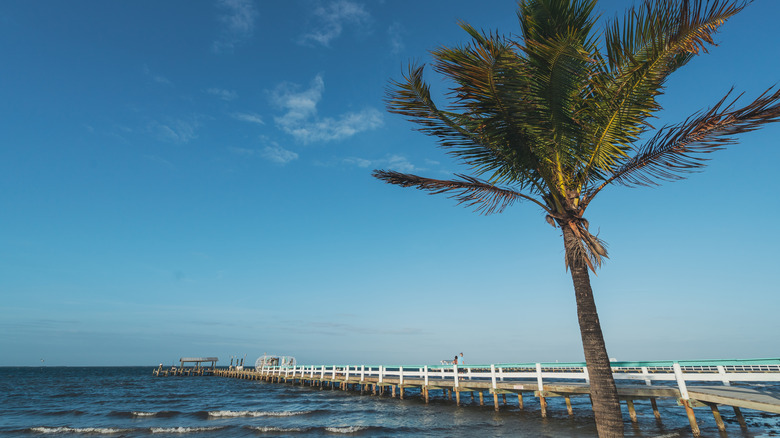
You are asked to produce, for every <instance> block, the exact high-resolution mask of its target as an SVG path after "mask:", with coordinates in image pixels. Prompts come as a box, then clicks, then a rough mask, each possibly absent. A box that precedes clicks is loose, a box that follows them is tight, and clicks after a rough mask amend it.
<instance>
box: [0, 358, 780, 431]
mask: <svg viewBox="0 0 780 438" xmlns="http://www.w3.org/2000/svg"><path fill="white" fill-rule="evenodd" d="M152 368H153V367H84V368H78V367H40V368H34V367H26V368H16V367H8V368H0V435H1V436H11V437H30V436H90V437H95V436H112V437H147V436H153V437H183V436H195V437H198V438H200V437H204V438H205V437H262V436H291V437H292V436H294V437H300V436H331V437H333V436H365V437H374V436H376V437H442V438H443V437H472V436H473V437H490V436H496V437H529V438H530V437H594V436H595V435H596V429H595V426H594V422H593V413H592V411H591V409H590V404H589V402H588V398H587V397H573V398H572V405H573V409H574V415H573V416H569V415H568V414H567V411H566V405H565V404H564V401H563V399H562V398H548V402H549V406H548V418H545V419H543V418H541V414H540V410H539V404H538V402H537V399H535V398H532V397H530V396H526V397H525V409H523V410H520V409H519V408H518V404H517V397H516V396H512V395H508V396H507V402H508V404H507V405H506V406H503V405H502V406H501V411H500V412H495V411H494V410H493V406H492V396H489V395H487V397H486V399H485V406H479V398H476V400H475V401H473V402H472V401H471V397H470V396H469V395H468V394H463V396H462V399H461V400H462V406H455V404H454V403H453V402H451V401H449V400H446V399H445V398H444V397H443V396H442V394H440V393H441V391H432V392H431V395H432V398H431V402H430V404H427V405H426V404H425V402H424V401H423V400H422V399H421V398H420V397H419V393H417V392H414V391H407V392H406V397H405V399H404V400H399V399H398V398H391V397H389V395H384V396H372V395H369V394H366V395H360V394H359V393H357V392H354V391H341V390H338V389H337V390H331V389H328V388H326V389H320V388H313V387H308V386H305V387H302V386H291V385H287V384H278V383H267V382H262V381H249V380H239V379H231V378H223V377H154V376H153V375H152ZM758 385H761V384H758ZM762 387H763V388H765V389H773V390H780V385H775V384H766V385H762ZM635 405H636V409H637V415H638V422H637V423H631V421H630V420H629V416H628V413H627V412H624V415H623V416H624V418H625V419H626V420H625V432H626V436H629V437H664V438H675V437H688V436H691V430H690V426H689V425H688V419H687V417H686V416H685V411H684V409H683V408H682V407H680V406H678V405H677V403H676V402H675V401H673V400H665V399H659V400H658V405H659V410H660V411H661V420H660V421H657V420H656V419H655V417H654V415H653V411H652V408H651V407H650V404H649V402H646V401H636V403H635ZM623 409H624V410H625V406H623ZM721 413H722V415H723V417H724V420H725V421H726V427H727V431H726V433H725V434H722V433H720V432H719V431H718V430H717V427H716V425H715V421H714V420H713V418H712V414H711V413H710V410H709V409H707V408H703V409H696V414H697V418H698V421H699V427H700V428H701V431H702V436H703V437H719V438H721V437H724V436H727V437H777V436H780V415H775V414H767V413H762V412H757V411H751V410H748V409H744V410H743V413H744V415H745V419H746V421H747V424H748V430H747V431H743V430H742V429H741V428H740V426H739V424H738V423H737V421H736V418H735V417H734V414H733V412H732V411H731V410H730V409H729V408H728V407H722V408H721Z"/></svg>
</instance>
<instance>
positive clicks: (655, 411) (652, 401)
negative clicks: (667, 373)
mask: <svg viewBox="0 0 780 438" xmlns="http://www.w3.org/2000/svg"><path fill="white" fill-rule="evenodd" d="M650 404H651V405H652V406H653V415H655V419H656V420H658V421H660V420H661V413H660V412H658V404H657V403H656V402H655V397H650Z"/></svg>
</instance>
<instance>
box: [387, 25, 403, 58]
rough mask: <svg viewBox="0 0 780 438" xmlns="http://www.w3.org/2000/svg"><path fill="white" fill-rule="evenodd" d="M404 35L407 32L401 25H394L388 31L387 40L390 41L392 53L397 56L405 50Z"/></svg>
mask: <svg viewBox="0 0 780 438" xmlns="http://www.w3.org/2000/svg"><path fill="white" fill-rule="evenodd" d="M404 33H406V32H405V29H404V26H403V25H402V24H401V23H393V24H392V25H390V27H389V28H388V29H387V38H388V39H389V40H390V53H392V54H394V55H397V54H399V53H401V51H402V50H403V49H404V39H403V34H404Z"/></svg>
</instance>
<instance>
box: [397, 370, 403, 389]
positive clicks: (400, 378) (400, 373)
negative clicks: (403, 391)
mask: <svg viewBox="0 0 780 438" xmlns="http://www.w3.org/2000/svg"><path fill="white" fill-rule="evenodd" d="M403 384H404V367H398V386H402V385H403Z"/></svg>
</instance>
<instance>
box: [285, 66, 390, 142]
mask: <svg viewBox="0 0 780 438" xmlns="http://www.w3.org/2000/svg"><path fill="white" fill-rule="evenodd" d="M299 88H300V87H298V86H296V85H293V84H289V83H284V84H281V85H279V86H278V87H277V88H276V90H274V91H273V93H272V99H273V101H274V103H276V104H277V105H278V106H279V107H281V108H282V109H284V110H285V111H286V112H285V113H284V114H283V115H282V116H279V117H274V122H276V126H277V127H279V129H281V130H282V131H284V132H286V133H288V134H290V135H292V136H293V137H295V139H297V140H299V141H301V142H303V143H312V142H320V141H321V142H327V141H336V140H343V139H345V138H349V137H351V136H353V135H355V134H357V133H359V132H362V131H368V130H371V129H376V128H378V127H379V126H381V125H382V123H383V121H382V113H381V112H379V111H378V110H377V109H375V108H366V109H364V110H362V111H360V112H346V113H344V114H341V115H339V116H337V117H320V116H319V115H318V114H317V104H318V103H319V101H320V100H321V99H322V94H323V92H324V91H325V81H324V80H323V79H322V76H321V75H317V76H316V77H315V78H314V80H313V81H312V83H311V85H310V86H309V88H308V89H306V90H303V91H298V90H299Z"/></svg>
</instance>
